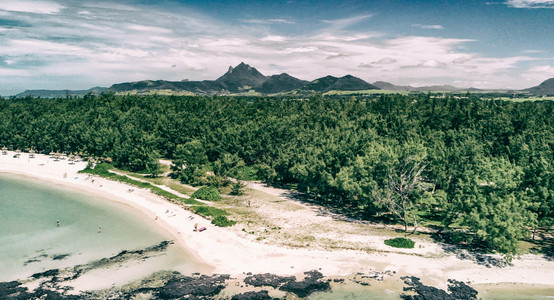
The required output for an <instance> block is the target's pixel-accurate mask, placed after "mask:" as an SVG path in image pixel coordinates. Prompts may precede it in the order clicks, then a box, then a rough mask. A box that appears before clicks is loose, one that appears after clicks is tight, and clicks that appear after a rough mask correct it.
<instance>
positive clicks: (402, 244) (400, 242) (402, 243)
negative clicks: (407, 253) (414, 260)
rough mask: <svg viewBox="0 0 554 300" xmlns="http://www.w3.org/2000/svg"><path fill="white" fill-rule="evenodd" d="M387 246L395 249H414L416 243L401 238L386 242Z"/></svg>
mask: <svg viewBox="0 0 554 300" xmlns="http://www.w3.org/2000/svg"><path fill="white" fill-rule="evenodd" d="M385 245H387V246H391V247H395V248H405V249H412V248H414V246H415V242H414V241H412V240H410V239H407V238H403V237H399V238H394V239H388V240H385Z"/></svg>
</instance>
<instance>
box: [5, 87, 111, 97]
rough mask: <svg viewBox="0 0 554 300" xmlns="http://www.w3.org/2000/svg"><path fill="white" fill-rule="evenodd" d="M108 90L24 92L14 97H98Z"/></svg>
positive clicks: (97, 88)
mask: <svg viewBox="0 0 554 300" xmlns="http://www.w3.org/2000/svg"><path fill="white" fill-rule="evenodd" d="M107 90H108V88H105V87H99V86H97V87H93V88H91V89H88V90H26V91H24V92H21V93H19V94H17V95H15V96H16V97H27V96H32V97H41V98H59V97H66V96H78V97H82V96H84V95H86V94H88V93H91V94H94V95H100V94H102V93H103V92H105V91H107Z"/></svg>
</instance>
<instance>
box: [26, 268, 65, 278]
mask: <svg viewBox="0 0 554 300" xmlns="http://www.w3.org/2000/svg"><path fill="white" fill-rule="evenodd" d="M59 273H60V270H58V269H52V270H48V271H44V272H41V273H35V274H33V275H31V277H33V278H41V277H50V276H57V275H58V274H59Z"/></svg>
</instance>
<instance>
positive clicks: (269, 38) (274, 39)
mask: <svg viewBox="0 0 554 300" xmlns="http://www.w3.org/2000/svg"><path fill="white" fill-rule="evenodd" d="M286 40H287V38H286V37H284V36H281V35H268V36H266V37H263V38H261V39H260V41H262V42H284V41H286Z"/></svg>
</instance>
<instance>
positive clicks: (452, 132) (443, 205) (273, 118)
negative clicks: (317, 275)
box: [0, 93, 554, 255]
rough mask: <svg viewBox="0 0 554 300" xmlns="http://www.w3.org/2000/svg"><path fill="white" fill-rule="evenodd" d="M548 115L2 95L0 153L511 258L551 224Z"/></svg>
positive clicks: (303, 102)
mask: <svg viewBox="0 0 554 300" xmlns="http://www.w3.org/2000/svg"><path fill="white" fill-rule="evenodd" d="M553 110H554V102H552V101H534V102H513V101H498V100H485V99H479V98H478V97H477V96H474V95H469V94H468V95H466V96H464V97H454V96H449V95H444V96H443V95H442V94H440V95H434V94H419V95H400V94H394V95H375V96H374V97H371V96H364V97H344V98H343V97H340V96H335V97H333V98H329V97H326V96H322V95H315V96H313V97H310V98H302V99H296V98H287V97H281V98H263V97H221V96H213V97H201V96H163V95H150V96H137V95H127V96H116V95H114V94H110V93H105V94H102V95H100V96H93V95H87V96H85V97H82V98H57V99H38V98H30V97H28V98H21V99H0V145H5V146H7V147H9V148H10V149H34V150H37V151H40V152H46V153H49V152H51V151H62V152H66V153H77V154H81V155H84V156H90V157H96V158H100V159H102V160H104V161H109V162H111V163H112V164H113V165H115V166H117V167H118V168H122V169H127V170H130V171H141V172H148V173H152V174H153V175H158V174H159V172H160V168H159V164H158V159H159V158H161V157H164V158H168V159H171V160H172V161H173V162H174V164H173V167H172V172H173V175H174V176H175V178H177V179H179V180H180V181H182V182H184V183H188V184H192V185H196V186H202V185H206V186H211V187H215V188H219V189H222V188H227V187H229V185H231V184H232V183H231V182H230V181H229V180H228V178H229V177H233V178H238V179H243V180H247V179H260V180H265V181H268V182H272V183H274V184H279V185H287V186H288V187H292V188H294V189H296V190H297V191H299V192H301V193H303V195H305V196H307V197H309V198H310V200H311V201H314V202H316V203H318V204H321V205H325V206H328V207H330V208H334V209H336V210H337V211H339V212H341V213H343V214H347V215H350V216H352V217H356V218H360V219H372V220H376V221H381V222H391V223H399V224H402V225H403V227H404V229H405V231H409V227H411V228H412V231H417V228H418V226H421V225H422V224H423V225H425V226H435V227H436V228H439V231H441V236H442V237H443V238H444V239H445V240H447V241H449V242H452V243H456V244H461V245H470V246H472V247H479V248H482V249H485V250H489V251H490V250H492V251H497V252H500V253H504V254H507V255H513V254H516V252H517V245H518V242H519V241H520V240H522V239H529V240H532V239H533V238H535V235H534V234H533V233H534V232H535V231H536V230H537V229H541V228H542V229H546V230H549V229H550V227H551V226H552V225H553V222H554V214H553V207H554V171H553V170H554V162H553V157H554V130H553V128H554V124H553V123H554V120H553V119H552V115H554V113H553ZM108 173H109V172H108ZM110 174H111V173H110ZM104 175H106V174H104ZM109 176H114V178H116V179H117V180H120V181H123V180H129V179H123V178H120V177H115V176H121V175H116V174H113V175H109ZM141 184H142V183H141ZM237 188H238V186H237ZM201 207H203V208H201ZM209 209H212V208H211V207H205V206H198V210H200V211H203V210H209Z"/></svg>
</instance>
